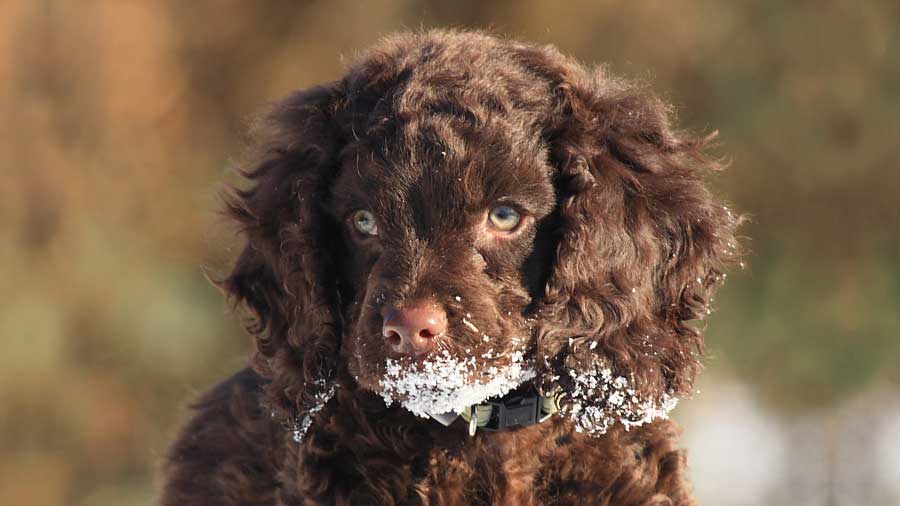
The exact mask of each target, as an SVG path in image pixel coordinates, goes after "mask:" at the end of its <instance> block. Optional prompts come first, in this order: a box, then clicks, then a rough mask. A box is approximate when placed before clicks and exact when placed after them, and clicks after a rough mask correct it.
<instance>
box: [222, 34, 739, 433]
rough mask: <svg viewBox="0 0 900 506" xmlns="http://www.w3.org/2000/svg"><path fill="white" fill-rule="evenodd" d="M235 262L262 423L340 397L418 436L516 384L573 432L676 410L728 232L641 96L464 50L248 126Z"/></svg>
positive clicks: (443, 47) (447, 38)
mask: <svg viewBox="0 0 900 506" xmlns="http://www.w3.org/2000/svg"><path fill="white" fill-rule="evenodd" d="M264 126H266V128H267V130H264V132H263V135H264V137H263V142H262V143H261V144H262V153H261V156H260V157H259V159H258V161H257V162H255V164H254V165H253V166H252V168H250V169H248V170H247V171H246V174H247V176H248V177H249V178H251V179H252V180H253V182H254V185H253V187H252V188H250V189H248V190H244V191H239V192H237V193H236V194H235V195H234V196H233V197H232V198H231V199H229V211H230V213H231V215H232V216H233V217H235V218H236V219H237V221H238V222H239V223H240V224H241V225H242V226H243V230H244V232H245V233H246V235H247V238H248V245H247V247H246V248H245V250H244V251H243V253H242V254H241V257H240V258H239V259H238V261H237V263H236V265H235V267H234V270H233V271H232V273H231V274H230V275H229V277H228V278H227V279H226V280H225V281H224V283H223V285H224V288H225V289H226V291H227V292H228V293H229V294H231V295H232V296H233V297H234V298H235V299H236V300H238V301H241V302H244V303H245V304H246V305H247V306H249V308H250V309H251V310H252V311H253V313H254V315H255V317H256V318H255V319H254V320H253V321H252V322H251V326H250V331H251V332H252V333H253V334H254V336H256V339H257V345H258V350H259V351H258V353H257V355H256V356H255V358H254V361H253V365H254V367H255V368H256V369H257V371H258V372H259V373H260V374H261V375H262V376H264V377H265V378H267V380H268V382H267V383H266V385H265V389H266V396H267V402H268V404H269V405H270V406H271V407H273V408H274V409H275V410H276V411H280V412H283V413H286V414H296V413H298V412H299V413H302V412H308V411H309V410H310V409H311V407H312V406H314V405H316V404H317V403H320V401H321V396H320V393H321V392H322V391H323V388H322V387H323V386H328V385H331V384H333V382H334V381H335V379H336V378H337V377H338V376H342V372H343V371H346V372H347V373H348V375H349V377H350V378H352V381H354V382H355V385H354V386H353V387H352V388H356V387H357V386H358V387H362V388H363V389H366V390H369V391H373V392H377V393H380V394H381V395H382V396H384V397H385V399H386V400H388V401H400V402H401V403H402V404H403V405H404V406H405V407H406V408H407V409H409V410H410V411H413V412H414V413H416V414H420V415H423V416H424V415H426V414H429V413H430V414H438V413H443V412H445V411H447V410H457V409H459V408H461V407H464V406H466V405H468V404H472V403H477V402H480V401H482V400H483V399H485V398H487V397H489V396H493V395H499V394H502V393H504V392H506V391H508V390H509V389H511V388H513V387H514V386H516V385H518V384H519V383H520V382H523V381H528V380H530V379H532V378H534V381H535V383H536V384H537V385H539V386H541V387H542V388H548V387H549V386H551V385H552V386H553V387H554V388H561V389H562V391H563V393H564V394H566V396H567V399H568V400H569V401H570V403H571V406H572V411H571V412H572V413H573V415H576V414H577V415H576V417H577V419H578V422H579V424H580V426H584V427H586V428H587V429H588V430H596V431H602V430H605V427H608V424H609V423H611V422H610V421H611V420H616V419H622V420H623V421H626V419H627V420H630V422H628V423H637V422H639V421H641V420H648V419H652V417H653V416H655V413H657V411H658V410H657V406H658V405H660V404H666V405H668V401H669V400H670V399H671V398H672V396H675V395H679V394H682V393H686V392H688V391H689V390H690V387H691V382H692V380H693V377H694V374H695V372H696V371H697V369H698V368H699V358H698V357H699V353H700V352H701V350H702V333H701V328H699V327H698V326H697V325H695V324H693V323H691V322H692V321H694V320H699V319H702V318H703V317H705V315H706V314H707V313H708V302H709V301H710V297H711V295H712V294H713V293H714V292H715V290H716V289H717V288H718V286H719V285H720V281H721V279H722V276H721V269H722V268H723V266H724V265H726V264H728V263H730V262H732V261H735V260H736V258H737V256H738V250H737V248H736V243H735V239H734V231H735V228H736V227H737V226H738V224H739V223H740V218H739V217H738V216H737V215H734V214H732V213H731V212H730V211H729V210H728V209H727V208H726V207H725V206H723V205H722V204H721V203H720V202H718V201H717V200H716V199H715V198H714V197H713V196H712V195H711V194H710V193H709V192H708V191H707V190H706V187H705V185H704V183H703V176H704V174H706V173H707V172H710V171H711V170H715V169H717V168H718V165H717V164H716V163H715V162H714V161H710V160H709V159H707V158H706V157H705V156H704V153H703V148H704V145H705V143H706V140H707V139H695V138H691V137H689V136H686V135H683V134H681V133H679V132H677V131H674V130H673V129H672V128H671V126H670V118H669V109H668V107H667V106H666V105H665V104H664V103H662V102H661V101H659V100H657V99H655V98H653V97H652V96H650V95H648V94H647V93H646V92H644V91H643V90H641V89H640V88H635V87H634V86H629V85H626V84H623V83H622V82H621V81H618V80H616V79H613V78H610V77H609V76H607V75H606V74H605V73H604V72H602V71H598V70H593V71H592V70H589V69H586V68H585V67H583V66H582V65H580V64H579V63H577V62H574V61H572V60H570V59H568V58H566V57H564V56H562V55H560V54H559V53H558V52H555V51H553V50H552V49H548V48H539V47H533V46H527V45H524V44H519V43H516V42H511V41H504V40H501V39H497V38H494V37H489V36H485V35H483V34H473V33H456V32H440V31H438V32H428V33H424V34H406V35H401V36H398V37H395V38H392V39H387V40H386V41H385V42H383V43H382V44H381V45H380V46H379V47H377V48H375V49H373V50H372V51H370V52H369V53H368V54H367V55H365V56H364V57H362V58H361V59H360V61H359V62H358V63H357V64H356V65H354V66H353V67H352V68H351V69H350V70H349V71H348V74H347V75H346V76H345V77H344V78H343V79H342V80H341V81H339V82H337V83H334V84H332V85H330V86H327V87H319V88H313V89H311V90H307V91H305V92H300V93H297V94H295V95H293V96H291V97H288V98H287V99H286V100H284V101H283V102H282V103H280V104H279V105H277V106H276V107H275V109H274V110H273V112H272V113H271V114H270V115H269V116H268V118H267V120H266V123H265V125H264Z"/></svg>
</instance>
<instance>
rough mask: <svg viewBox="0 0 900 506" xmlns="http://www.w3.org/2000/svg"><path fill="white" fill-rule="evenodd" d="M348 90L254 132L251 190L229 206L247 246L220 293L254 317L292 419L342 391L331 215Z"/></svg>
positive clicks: (276, 114) (264, 360) (271, 375)
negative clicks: (335, 389)
mask: <svg viewBox="0 0 900 506" xmlns="http://www.w3.org/2000/svg"><path fill="white" fill-rule="evenodd" d="M340 96H341V95H340V91H339V89H338V87H337V86H336V85H335V86H332V87H317V88H312V89H310V90H306V91H302V92H298V93H295V94H294V95H291V96H289V97H288V98H287V99H285V100H283V101H281V102H279V103H277V104H275V105H274V106H273V107H272V109H271V110H270V111H269V112H268V114H266V115H265V116H264V117H263V119H262V120H261V121H260V122H259V123H258V125H257V127H256V128H255V130H254V134H255V137H257V138H258V139H259V140H258V141H257V147H256V151H255V152H254V155H253V158H252V160H253V161H252V162H249V163H248V164H246V165H245V167H246V168H244V169H242V170H241V173H242V175H243V176H244V177H246V178H247V179H248V180H249V181H250V182H251V185H250V186H249V188H247V189H232V190H231V191H230V192H229V193H228V194H227V195H226V196H225V203H226V208H227V213H228V214H229V216H230V217H232V218H233V219H234V220H236V221H237V223H238V224H239V226H240V230H241V232H242V233H243V235H244V236H245V237H246V240H247V244H246V246H245V247H244V250H243V252H242V253H241V254H240V256H239V257H238V259H237V261H236V262H235V265H234V267H233V269H232V271H231V273H230V274H229V275H228V276H227V277H226V278H225V279H224V280H222V281H221V282H220V283H219V285H220V286H221V287H222V289H223V290H224V291H225V292H226V294H227V295H228V296H229V297H230V298H231V299H232V301H233V302H234V303H235V304H237V305H244V306H245V307H246V308H247V309H249V311H250V312H251V318H250V319H249V321H248V323H247V330H248V332H249V333H250V334H251V335H253V337H254V338H255V340H256V344H257V351H256V354H255V355H254V357H253V359H252V361H251V363H252V365H253V367H254V369H255V370H256V371H257V372H258V373H259V374H260V375H261V376H262V377H263V378H264V379H265V380H266V381H265V383H266V385H265V390H266V401H267V404H268V407H270V408H271V409H272V410H273V411H274V412H276V413H278V414H280V415H281V416H282V417H290V416H294V415H296V414H298V413H303V412H306V411H308V410H309V408H310V407H311V406H313V405H314V404H315V402H316V396H317V395H320V394H321V392H322V390H323V388H328V387H329V386H330V385H329V384H330V383H331V382H332V381H333V378H334V373H335V364H336V359H337V354H338V349H339V347H340V337H339V336H340V329H339V328H338V327H339V326H340V318H339V308H338V296H337V289H336V287H335V283H334V281H333V280H334V279H336V278H335V277H334V275H333V273H334V267H333V266H332V265H331V264H330V262H329V259H331V258H333V257H334V255H333V254H331V253H329V251H327V249H328V248H329V246H330V245H331V244H332V242H333V237H334V234H335V233H336V232H335V231H334V227H333V226H332V225H331V224H330V222H329V220H328V218H327V216H326V215H325V213H324V211H323V210H322V208H321V206H322V203H323V201H324V200H325V199H326V196H327V193H328V188H329V186H330V183H331V181H332V180H333V178H334V176H335V175H336V171H337V163H336V161H335V158H336V156H337V152H338V150H339V149H340V145H341V141H340V138H341V136H340V133H339V129H338V128H337V127H336V126H335V124H334V120H333V118H334V111H335V108H336V107H337V105H336V104H338V102H339V100H340Z"/></svg>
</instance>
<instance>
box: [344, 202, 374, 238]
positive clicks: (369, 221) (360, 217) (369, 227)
mask: <svg viewBox="0 0 900 506" xmlns="http://www.w3.org/2000/svg"><path fill="white" fill-rule="evenodd" d="M350 221H351V222H352V223H353V228H355V229H356V230H357V231H358V232H359V233H360V234H364V235H371V236H375V235H378V223H376V222H375V215H374V214H372V212H371V211H366V210H365V209H360V210H359V211H356V212H355V213H353V215H352V216H351V217H350Z"/></svg>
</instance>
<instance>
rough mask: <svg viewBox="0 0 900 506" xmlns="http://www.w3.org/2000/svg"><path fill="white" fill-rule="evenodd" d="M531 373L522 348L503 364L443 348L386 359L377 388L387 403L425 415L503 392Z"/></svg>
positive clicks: (450, 410) (461, 407)
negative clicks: (420, 357) (457, 354)
mask: <svg viewBox="0 0 900 506" xmlns="http://www.w3.org/2000/svg"><path fill="white" fill-rule="evenodd" d="M534 376H535V371H534V367H532V365H531V364H529V363H527V362H526V361H525V360H524V358H523V354H522V353H521V352H514V353H512V354H511V356H510V360H509V361H507V362H506V363H505V364H504V365H502V366H498V365H491V364H490V363H487V362H483V361H479V360H477V359H476V358H475V357H466V358H457V357H453V356H451V355H450V354H449V353H446V352H445V353H443V354H438V355H433V356H429V357H427V358H425V359H424V360H418V361H411V360H406V359H399V360H397V359H391V358H388V359H386V361H385V370H384V374H383V375H382V377H381V378H380V380H379V381H378V388H377V389H376V392H377V393H379V394H380V395H381V396H382V398H383V399H384V401H385V403H386V404H388V405H389V406H390V405H392V404H393V403H394V402H397V403H399V404H400V405H401V406H403V407H404V408H406V409H407V410H408V411H410V412H412V413H413V414H415V415H417V416H420V417H423V418H428V417H430V416H433V415H439V414H445V413H460V412H462V411H463V410H464V409H465V408H467V407H469V406H472V405H474V404H479V403H481V402H483V401H484V400H486V399H490V398H492V397H498V396H502V395H505V394H506V393H508V392H510V391H511V390H513V389H515V388H516V387H518V386H519V385H521V384H522V383H524V382H526V381H528V380H530V379H532V378H534Z"/></svg>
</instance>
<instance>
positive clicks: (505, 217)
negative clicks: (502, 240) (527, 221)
mask: <svg viewBox="0 0 900 506" xmlns="http://www.w3.org/2000/svg"><path fill="white" fill-rule="evenodd" d="M488 220H489V221H490V222H491V226H492V227H494V228H495V229H496V230H499V231H500V232H512V231H513V230H515V228H516V227H517V226H518V225H519V222H520V221H522V215H520V214H519V212H518V211H516V210H515V209H513V208H512V207H510V206H497V207H495V208H493V209H491V212H490V214H489V215H488Z"/></svg>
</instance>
